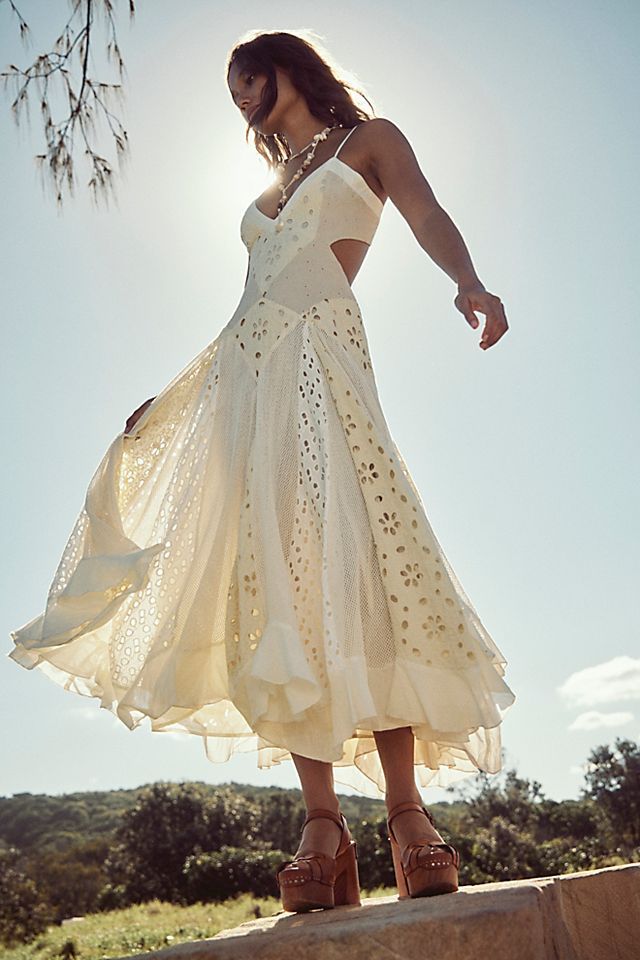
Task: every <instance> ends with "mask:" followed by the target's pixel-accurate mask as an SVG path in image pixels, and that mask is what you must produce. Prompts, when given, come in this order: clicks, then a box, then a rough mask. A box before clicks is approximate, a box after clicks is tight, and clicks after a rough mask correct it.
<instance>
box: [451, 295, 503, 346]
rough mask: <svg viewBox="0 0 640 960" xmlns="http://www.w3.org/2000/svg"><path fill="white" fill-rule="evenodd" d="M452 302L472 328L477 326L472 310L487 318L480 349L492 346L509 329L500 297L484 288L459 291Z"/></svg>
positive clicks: (476, 319)
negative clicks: (464, 292) (472, 290)
mask: <svg viewBox="0 0 640 960" xmlns="http://www.w3.org/2000/svg"><path fill="white" fill-rule="evenodd" d="M454 303H455V305H456V307H457V308H458V310H460V312H461V313H463V314H464V317H465V319H466V321H467V323H468V324H469V326H471V327H473V328H474V329H475V328H476V327H477V326H478V318H477V317H476V315H475V313H474V312H473V311H474V310H479V311H480V313H484V314H485V315H486V318H487V319H486V321H485V325H484V329H483V331H482V336H481V338H480V347H481V349H482V350H486V349H487V348H488V347H491V346H493V344H494V343H497V341H498V340H499V339H500V337H501V336H503V334H505V333H506V332H507V330H508V329H509V324H508V323H507V316H506V314H505V311H504V307H503V305H502V301H501V300H500V297H497V296H496V295H495V294H493V293H489V292H488V291H486V290H483V291H478V292H477V293H469V294H461V293H459V294H458V295H457V297H456V298H455V300H454Z"/></svg>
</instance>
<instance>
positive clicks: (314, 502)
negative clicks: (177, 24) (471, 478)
mask: <svg viewBox="0 0 640 960" xmlns="http://www.w3.org/2000/svg"><path fill="white" fill-rule="evenodd" d="M381 208H382V204H381V203H380V201H379V200H378V198H377V197H376V196H375V194H373V192H372V190H371V188H370V187H369V186H368V185H367V183H366V181H365V180H364V179H363V178H362V176H361V175H360V174H359V173H358V172H357V171H355V169H353V168H352V167H350V166H349V165H348V164H347V163H345V162H343V161H342V160H340V159H339V158H338V157H336V158H330V160H329V161H325V162H324V163H323V164H322V165H321V166H320V167H319V168H318V169H316V170H315V171H314V172H313V173H312V174H311V175H308V176H307V177H305V178H304V179H303V180H301V181H300V182H299V184H298V186H297V188H296V189H295V191H294V192H293V194H292V195H291V197H290V199H289V200H288V202H287V203H286V205H285V207H284V208H283V211H282V214H281V217H280V222H281V223H282V228H281V229H280V230H276V228H275V224H274V222H273V221H269V219H268V218H267V217H265V216H264V215H263V214H260V212H259V211H258V210H257V208H256V207H255V205H252V206H251V207H249V209H248V210H247V212H246V213H245V216H244V218H243V221H242V224H241V236H242V239H243V240H244V242H245V244H246V246H247V249H248V250H249V252H250V263H249V274H248V278H247V284H246V287H245V290H244V292H243V295H242V297H241V299H240V302H239V304H238V306H237V308H236V310H235V311H234V313H233V315H232V317H231V319H230V320H229V321H228V323H227V324H226V326H225V327H224V328H223V329H222V330H221V332H220V333H219V334H218V335H217V336H216V337H215V339H214V340H213V341H212V342H211V343H209V344H207V346H206V347H204V349H203V350H202V351H201V352H200V353H199V354H198V356H197V357H195V358H194V359H193V360H192V361H191V362H190V363H188V364H187V366H186V367H185V368H184V369H183V370H182V371H181V372H180V373H179V374H178V375H177V376H176V377H175V378H174V380H172V381H171V383H170V384H168V385H167V387H165V388H164V390H162V391H161V393H160V394H159V395H158V397H156V399H155V400H154V401H153V403H152V404H151V405H150V406H149V407H148V408H147V410H146V411H145V414H144V416H143V417H142V418H141V419H140V420H139V421H138V423H137V424H136V426H135V428H134V429H133V430H132V432H131V433H130V434H119V435H118V436H117V437H116V438H115V439H114V441H113V443H112V444H111V446H110V447H109V449H108V451H107V452H106V453H105V455H104V457H103V459H102V461H101V463H100V464H99V466H98V468H97V470H96V472H95V475H94V477H93V479H92V481H91V484H90V487H89V490H88V493H87V498H86V501H85V504H84V506H83V509H82V510H81V512H80V515H79V516H78V519H77V522H76V524H75V526H74V528H73V530H72V533H71V536H70V538H69V541H68V543H67V546H66V549H65V551H64V554H63V557H62V559H61V561H60V564H59V567H58V569H57V571H56V574H55V577H54V580H53V583H52V585H51V588H50V591H49V595H48V598H47V607H46V611H45V613H44V614H43V615H42V617H39V618H36V619H35V620H33V621H31V622H30V623H28V624H26V625H25V626H24V627H22V628H21V629H19V630H17V631H14V632H13V633H12V637H13V640H14V642H15V649H14V650H13V651H12V653H11V656H12V658H13V659H14V660H16V661H17V662H18V663H20V664H21V665H22V666H25V667H27V668H28V669H31V668H32V667H35V666H38V667H42V668H44V669H45V670H46V672H47V675H49V676H50V677H51V678H52V679H54V680H56V681H57V682H59V683H61V684H63V685H64V686H65V687H66V688H67V689H70V690H73V691H75V692H78V693H81V694H84V695H88V696H92V697H96V698H98V699H99V700H100V704H101V706H103V707H106V708H107V709H110V710H112V711H113V712H114V713H115V714H116V715H117V716H118V717H119V719H121V720H122V722H123V723H125V724H126V725H127V726H128V727H129V728H131V729H133V728H135V727H137V726H138V725H139V724H140V723H141V722H142V721H143V720H145V719H148V720H149V721H150V725H151V729H152V730H165V731H166V730H170V731H181V732H186V733H190V734H193V735H197V736H200V737H202V739H203V744H204V747H205V750H206V756H207V757H208V759H209V760H211V761H212V762H223V761H225V760H227V759H228V758H229V757H230V756H231V755H232V754H233V753H235V752H239V751H246V750H253V751H255V752H256V753H257V762H258V765H259V766H260V767H261V768H266V767H270V766H272V765H273V764H277V763H280V762H281V761H282V760H285V759H291V754H292V753H293V752H295V753H300V754H303V755H305V756H312V757H316V758H318V759H324V760H327V761H331V762H333V763H334V765H335V767H336V771H335V779H336V781H337V782H338V783H342V784H345V785H349V786H351V787H353V788H355V789H356V790H359V791H362V792H365V793H366V792H369V793H370V794H371V795H373V796H382V795H383V794H384V790H385V783H384V777H383V774H382V769H381V766H380V763H379V758H378V755H377V751H376V748H375V738H374V732H375V731H377V730H384V729H392V728H395V727H401V726H406V725H410V726H411V727H412V729H413V731H414V733H415V736H416V752H415V757H414V763H415V766H416V772H417V775H418V782H419V783H420V784H421V785H424V786H426V785H428V784H429V783H434V784H440V785H443V786H446V785H447V784H448V783H449V782H451V781H452V780H453V779H460V777H462V776H467V775H471V774H473V773H475V772H476V771H477V770H478V769H483V770H486V771H487V772H497V770H499V769H500V764H501V752H500V721H501V711H503V710H504V709H506V708H507V707H508V706H510V705H511V703H512V702H513V701H514V699H515V697H514V694H513V693H512V691H511V690H510V689H509V687H508V686H507V685H506V683H505V681H504V679H503V676H504V668H505V660H504V657H503V656H502V654H501V652H500V650H499V649H498V647H497V646H496V645H495V643H494V642H493V640H492V638H491V637H490V636H489V634H488V632H487V630H486V629H485V627H484V626H483V624H482V623H481V621H480V619H479V617H478V614H477V613H476V611H475V609H474V608H473V606H472V605H471V603H470V601H469V599H468V597H467V596H466V594H465V592H464V590H463V589H462V586H461V584H460V582H459V581H458V580H457V578H456V576H455V574H454V572H453V570H452V569H451V567H450V565H449V563H448V562H447V559H446V557H445V555H444V553H443V551H442V549H441V547H440V545H439V543H438V541H437V539H436V537H435V534H434V532H433V530H432V528H431V526H430V524H429V522H428V519H427V516H426V512H425V508H424V505H423V502H422V500H421V498H420V495H419V493H418V490H417V489H416V487H415V484H414V482H413V480H412V478H411V475H410V473H409V470H408V468H407V466H406V464H405V463H404V460H403V458H402V456H401V454H400V452H399V450H398V449H397V447H396V445H395V443H394V441H393V439H392V437H391V435H390V433H389V429H388V426H387V423H386V421H385V417H384V414H383V411H382V409H381V405H380V400H379V397H378V392H377V386H376V381H375V376H374V371H373V367H372V363H371V356H370V352H369V344H368V341H367V335H366V332H365V328H364V324H363V320H362V314H361V310H360V304H359V303H358V301H357V299H356V298H355V296H354V294H353V291H352V289H351V287H350V286H349V284H348V282H347V279H346V276H345V274H344V271H343V270H342V268H341V266H340V263H339V261H338V259H337V257H336V255H335V253H334V250H333V248H332V244H335V243H336V242H337V241H338V240H341V239H348V238H351V239H355V240H360V241H361V242H364V243H366V244H369V243H371V240H372V238H373V235H374V233H375V231H376V228H377V225H378V221H379V217H380V213H381Z"/></svg>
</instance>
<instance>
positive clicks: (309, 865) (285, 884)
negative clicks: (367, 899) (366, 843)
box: [276, 807, 360, 913]
mask: <svg viewBox="0 0 640 960" xmlns="http://www.w3.org/2000/svg"><path fill="white" fill-rule="evenodd" d="M316 817H329V818H330V819H331V820H333V821H334V822H335V823H337V824H338V826H339V827H340V828H341V830H342V835H341V837H340V846H339V847H338V851H337V853H336V855H335V857H330V856H328V855H327V854H326V853H322V852H320V851H315V850H312V851H311V852H310V853H308V854H306V855H305V856H303V857H295V859H293V860H289V861H287V862H286V863H283V864H282V865H281V866H280V867H279V868H278V870H277V872H276V878H277V881H278V884H279V886H280V895H281V898H282V906H283V908H284V909H285V910H291V911H293V912H295V913H301V912H304V911H306V910H315V909H317V908H324V909H332V908H333V907H342V906H346V905H347V904H357V905H360V883H359V880H358V856H357V852H356V842H355V840H347V830H346V827H347V821H346V820H345V818H344V815H343V814H342V813H341V814H339V815H338V814H336V813H334V812H333V810H323V809H322V808H321V807H316V808H315V809H314V810H310V811H309V812H308V813H307V817H306V819H305V821H304V823H303V824H302V830H304V828H305V826H306V825H307V823H308V822H309V821H310V820H314V819H315V818H316ZM301 832H302V831H301Z"/></svg>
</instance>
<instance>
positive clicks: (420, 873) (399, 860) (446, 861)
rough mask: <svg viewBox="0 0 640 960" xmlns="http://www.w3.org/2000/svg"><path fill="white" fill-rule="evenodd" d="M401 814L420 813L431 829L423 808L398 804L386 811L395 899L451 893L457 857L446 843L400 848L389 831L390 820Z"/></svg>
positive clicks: (456, 887)
mask: <svg viewBox="0 0 640 960" xmlns="http://www.w3.org/2000/svg"><path fill="white" fill-rule="evenodd" d="M405 810H418V811H420V810H421V811H422V812H423V813H424V814H425V816H426V817H427V819H428V820H429V821H430V822H431V823H432V824H433V826H434V827H435V821H434V819H433V817H432V816H431V814H430V813H429V811H428V810H427V808H426V807H423V806H422V804H420V803H416V802H415V801H413V800H407V801H406V802H405V803H398V804H396V806H395V807H393V809H392V810H390V811H389V815H388V817H387V830H388V831H389V837H388V839H389V841H390V842H391V854H392V856H393V869H394V871H395V875H396V884H397V886H398V899H399V900H406V899H408V898H409V897H430V896H434V895H435V894H439V893H455V892H456V890H457V889H458V867H459V866H460V854H459V853H458V851H457V850H456V849H455V847H452V846H451V844H450V843H432V842H431V841H425V842H424V843H409V844H408V845H407V847H406V849H404V850H402V851H400V846H399V844H398V841H397V840H396V837H395V835H394V832H393V829H392V827H391V822H392V820H394V819H395V817H396V816H397V815H398V814H399V813H403V811H405Z"/></svg>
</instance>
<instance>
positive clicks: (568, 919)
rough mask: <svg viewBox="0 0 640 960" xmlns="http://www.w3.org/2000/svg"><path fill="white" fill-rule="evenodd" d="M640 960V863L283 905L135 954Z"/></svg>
mask: <svg viewBox="0 0 640 960" xmlns="http://www.w3.org/2000/svg"><path fill="white" fill-rule="evenodd" d="M150 957H154V958H156V957H157V958H158V960H164V958H166V960H177V958H181V960H218V958H219V960H231V958H243V960H245V958H248V957H251V958H252V960H296V958H299V960H305V958H306V957H309V958H312V960H337V958H340V960H480V958H482V960H484V958H486V957H489V958H491V960H614V958H615V960H639V958H640V864H637V863H630V864H625V865H623V866H618V867H605V868H604V869H602V870H587V871H584V872H582V873H570V874H565V875H561V876H554V877H540V878H539V879H531V880H513V881H508V882H506V883H484V884H478V885H476V886H468V887H460V888H459V890H458V891H457V893H450V894H443V895H441V896H436V897H423V898H419V899H415V900H402V901H400V900H398V898H397V896H395V895H394V896H392V897H375V898H369V899H363V900H362V906H359V907H357V906H345V907H336V908H335V909H333V910H315V911H311V912H310V913H304V914H302V913H300V914H296V913H285V912H284V911H283V912H282V913H278V914H276V915H275V916H272V917H263V918H261V919H259V920H249V921H247V922H246V923H241V924H240V925H239V926H237V927H234V928H233V929H230V930H223V931H222V932H221V933H218V934H217V935H216V936H215V937H211V938H210V939H208V940H198V941H192V942H190V943H183V944H179V945H177V946H174V947H168V948H166V949H164V950H158V951H156V952H155V953H152V954H150V953H143V954H136V957H135V958H131V957H130V958H128V960H143V958H144V960H149V958H150Z"/></svg>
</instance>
